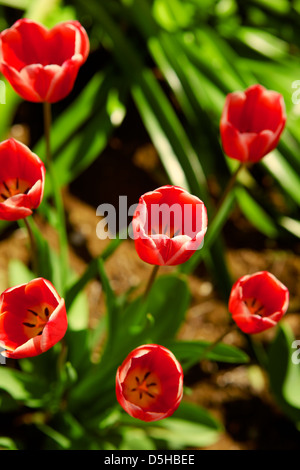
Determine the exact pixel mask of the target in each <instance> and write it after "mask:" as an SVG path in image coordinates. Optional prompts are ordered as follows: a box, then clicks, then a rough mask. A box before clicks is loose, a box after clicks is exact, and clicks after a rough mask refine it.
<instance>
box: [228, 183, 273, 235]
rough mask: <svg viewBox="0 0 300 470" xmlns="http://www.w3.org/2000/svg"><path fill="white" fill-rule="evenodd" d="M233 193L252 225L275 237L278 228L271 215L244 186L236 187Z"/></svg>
mask: <svg viewBox="0 0 300 470" xmlns="http://www.w3.org/2000/svg"><path fill="white" fill-rule="evenodd" d="M235 193H236V197H237V201H238V204H239V206H240V208H241V210H242V211H243V212H244V214H245V216H246V217H247V219H248V220H249V221H250V222H251V223H252V224H253V226H254V227H256V228H257V229H258V230H259V231H260V232H261V233H263V234H264V235H266V236H267V237H269V238H276V237H277V235H278V230H277V227H276V224H275V223H274V222H273V219H272V217H271V216H270V215H269V214H267V213H266V212H265V211H264V209H263V208H262V207H261V205H259V204H258V203H257V202H256V201H255V199H254V198H253V197H252V196H251V195H250V194H249V193H248V191H247V190H246V189H245V188H244V187H242V186H238V187H236V188H235Z"/></svg>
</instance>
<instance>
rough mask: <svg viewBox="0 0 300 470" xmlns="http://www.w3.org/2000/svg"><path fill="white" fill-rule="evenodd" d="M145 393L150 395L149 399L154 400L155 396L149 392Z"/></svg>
mask: <svg viewBox="0 0 300 470" xmlns="http://www.w3.org/2000/svg"><path fill="white" fill-rule="evenodd" d="M145 393H146V394H147V395H149V397H151V398H154V395H152V393H149V392H145Z"/></svg>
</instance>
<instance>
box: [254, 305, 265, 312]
mask: <svg viewBox="0 0 300 470" xmlns="http://www.w3.org/2000/svg"><path fill="white" fill-rule="evenodd" d="M263 309H264V306H263V305H261V306H260V307H259V308H258V309H257V310H256V312H255V313H258V312H261V311H262V310H263Z"/></svg>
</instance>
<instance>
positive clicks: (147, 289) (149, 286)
mask: <svg viewBox="0 0 300 470" xmlns="http://www.w3.org/2000/svg"><path fill="white" fill-rule="evenodd" d="M158 270H159V266H158V265H155V266H154V268H153V269H152V272H151V275H150V277H149V280H148V283H147V286H146V289H145V292H144V295H143V297H144V300H145V299H146V298H147V297H148V294H149V292H150V290H151V288H152V286H153V283H154V281H155V278H156V275H157V272H158Z"/></svg>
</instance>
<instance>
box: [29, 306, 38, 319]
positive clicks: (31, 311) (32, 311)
mask: <svg viewBox="0 0 300 470" xmlns="http://www.w3.org/2000/svg"><path fill="white" fill-rule="evenodd" d="M27 310H28V312H30V313H33V315H35V316H36V317H38V314H37V313H36V312H35V311H34V310H30V308H28V309H27Z"/></svg>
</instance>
